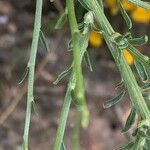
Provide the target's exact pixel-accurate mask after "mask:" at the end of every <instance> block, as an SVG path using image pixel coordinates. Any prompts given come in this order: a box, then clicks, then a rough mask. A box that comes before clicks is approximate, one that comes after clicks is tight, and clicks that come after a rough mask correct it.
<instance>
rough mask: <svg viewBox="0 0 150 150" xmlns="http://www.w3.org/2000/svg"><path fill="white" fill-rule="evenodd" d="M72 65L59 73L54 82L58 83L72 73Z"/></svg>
mask: <svg viewBox="0 0 150 150" xmlns="http://www.w3.org/2000/svg"><path fill="white" fill-rule="evenodd" d="M72 66H73V65H71V66H69V67H68V68H66V69H65V70H64V71H63V72H61V73H60V74H59V75H58V77H57V79H56V80H55V81H54V82H53V84H55V85H56V84H58V83H59V82H60V81H61V80H62V79H63V78H64V77H66V76H67V75H68V74H69V73H70V71H71V69H72Z"/></svg>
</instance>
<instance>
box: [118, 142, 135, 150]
mask: <svg viewBox="0 0 150 150" xmlns="http://www.w3.org/2000/svg"><path fill="white" fill-rule="evenodd" d="M133 145H134V142H133V141H132V142H130V143H128V144H125V145H123V146H121V147H120V148H117V150H133Z"/></svg>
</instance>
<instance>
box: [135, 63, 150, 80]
mask: <svg viewBox="0 0 150 150" xmlns="http://www.w3.org/2000/svg"><path fill="white" fill-rule="evenodd" d="M134 64H135V67H136V70H137V72H138V74H139V76H140V78H141V79H142V81H143V82H147V81H148V80H149V77H148V73H147V71H146V69H145V67H144V66H143V65H142V64H141V63H140V62H138V61H134Z"/></svg>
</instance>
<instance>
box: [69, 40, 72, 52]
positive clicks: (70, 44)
mask: <svg viewBox="0 0 150 150" xmlns="http://www.w3.org/2000/svg"><path fill="white" fill-rule="evenodd" d="M68 51H72V40H70V41H69V43H68Z"/></svg>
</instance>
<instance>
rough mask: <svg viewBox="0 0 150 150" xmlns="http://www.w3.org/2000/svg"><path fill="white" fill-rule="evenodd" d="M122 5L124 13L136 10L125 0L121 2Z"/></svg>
mask: <svg viewBox="0 0 150 150" xmlns="http://www.w3.org/2000/svg"><path fill="white" fill-rule="evenodd" d="M122 5H123V6H124V8H125V10H126V11H132V10H134V9H135V8H136V6H135V5H134V4H132V3H130V2H128V1H127V0H122Z"/></svg>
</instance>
